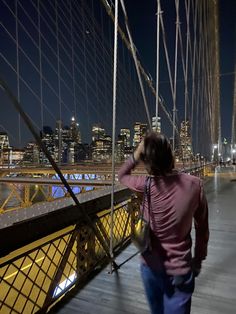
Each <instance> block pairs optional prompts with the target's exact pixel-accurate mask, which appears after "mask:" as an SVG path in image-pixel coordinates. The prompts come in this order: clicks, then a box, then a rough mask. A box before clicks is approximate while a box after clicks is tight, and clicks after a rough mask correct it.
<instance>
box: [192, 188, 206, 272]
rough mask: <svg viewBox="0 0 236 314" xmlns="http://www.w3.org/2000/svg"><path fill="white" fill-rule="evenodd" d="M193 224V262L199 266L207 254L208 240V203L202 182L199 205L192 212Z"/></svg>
mask: <svg viewBox="0 0 236 314" xmlns="http://www.w3.org/2000/svg"><path fill="white" fill-rule="evenodd" d="M194 225H195V232H196V236H195V250H194V263H195V265H196V266H197V267H199V268H201V262H202V260H204V259H205V258H206V256H207V246H208V240H209V224H208V204H207V199H206V196H205V193H204V190H203V184H202V182H201V183H200V202H199V207H198V209H197V210H196V212H195V214H194Z"/></svg>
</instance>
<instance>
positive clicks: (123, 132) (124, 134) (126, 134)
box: [120, 129, 130, 148]
mask: <svg viewBox="0 0 236 314" xmlns="http://www.w3.org/2000/svg"><path fill="white" fill-rule="evenodd" d="M120 136H121V138H120V139H121V140H122V141H123V143H124V147H125V148H126V147H130V129H120Z"/></svg>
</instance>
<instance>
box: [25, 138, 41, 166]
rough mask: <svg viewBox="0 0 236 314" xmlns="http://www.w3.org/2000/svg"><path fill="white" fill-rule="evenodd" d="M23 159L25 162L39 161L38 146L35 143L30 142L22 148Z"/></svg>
mask: <svg viewBox="0 0 236 314" xmlns="http://www.w3.org/2000/svg"><path fill="white" fill-rule="evenodd" d="M24 151H25V152H24V157H23V161H24V162H26V163H36V164H38V163H39V155H40V152H39V147H38V145H37V144H36V143H34V142H30V143H28V144H27V146H26V147H25V149H24Z"/></svg>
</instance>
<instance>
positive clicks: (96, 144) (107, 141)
mask: <svg viewBox="0 0 236 314" xmlns="http://www.w3.org/2000/svg"><path fill="white" fill-rule="evenodd" d="M91 146H92V159H93V160H94V161H106V162H107V161H110V160H111V152H112V140H111V137H110V136H109V135H106V132H105V129H103V128H102V127H101V126H100V125H94V126H93V127H92V144H91Z"/></svg>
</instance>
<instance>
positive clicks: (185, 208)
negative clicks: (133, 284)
mask: <svg viewBox="0 0 236 314" xmlns="http://www.w3.org/2000/svg"><path fill="white" fill-rule="evenodd" d="M134 167H135V163H134V160H133V159H132V158H130V159H128V160H127V161H126V162H125V163H124V164H123V166H122V167H121V168H120V170H119V173H118V178H119V181H120V182H121V183H122V184H124V185H125V186H127V187H128V188H130V189H131V190H133V191H136V192H141V193H143V192H144V188H145V181H146V176H136V175H131V170H132V169H133V168H134ZM150 205H151V206H150V225H151V230H152V231H151V249H150V250H148V251H146V252H145V253H143V254H142V256H141V258H142V262H143V263H146V264H147V265H148V266H150V267H151V268H152V269H153V270H155V271H158V272H159V271H165V272H166V273H167V274H168V275H183V274H186V273H188V272H189V271H190V270H191V264H192V253H191V247H192V240H191V229H192V222H193V221H194V225H195V248H194V261H195V263H196V264H197V265H199V266H200V265H201V261H202V260H203V259H205V258H206V255H207V244H208V239H209V226H208V206H207V200H206V197H205V194H204V190H203V185H202V181H201V180H200V179H199V178H197V177H194V176H191V175H188V174H185V173H179V172H177V171H173V172H172V173H171V174H169V175H166V176H156V177H152V178H151V184H150ZM144 217H145V218H146V219H148V208H147V200H146V201H145V202H144Z"/></svg>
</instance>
